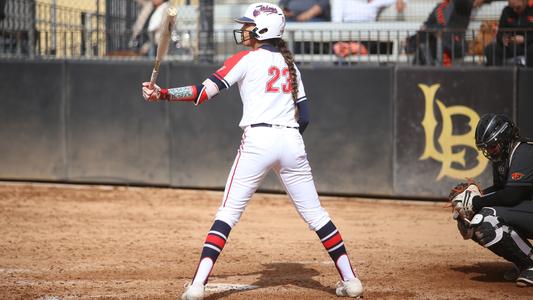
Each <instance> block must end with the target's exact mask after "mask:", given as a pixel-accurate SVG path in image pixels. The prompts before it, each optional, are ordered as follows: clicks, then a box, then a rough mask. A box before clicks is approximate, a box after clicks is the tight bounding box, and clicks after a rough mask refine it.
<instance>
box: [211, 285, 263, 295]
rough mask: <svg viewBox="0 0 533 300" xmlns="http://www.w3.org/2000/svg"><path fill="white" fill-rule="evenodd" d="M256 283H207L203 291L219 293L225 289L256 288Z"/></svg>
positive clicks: (241, 289) (245, 289)
mask: <svg viewBox="0 0 533 300" xmlns="http://www.w3.org/2000/svg"><path fill="white" fill-rule="evenodd" d="M258 287H259V286H257V285H250V284H233V283H209V284H207V285H206V286H205V291H206V292H210V293H220V292H226V291H247V290H253V289H256V288H258Z"/></svg>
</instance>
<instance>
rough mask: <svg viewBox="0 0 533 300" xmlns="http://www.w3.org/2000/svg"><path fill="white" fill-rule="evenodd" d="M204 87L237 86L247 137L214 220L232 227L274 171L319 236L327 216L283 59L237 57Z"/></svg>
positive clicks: (266, 53) (270, 52)
mask: <svg viewBox="0 0 533 300" xmlns="http://www.w3.org/2000/svg"><path fill="white" fill-rule="evenodd" d="M295 67H296V66H295ZM297 74H298V87H299V92H298V100H297V101H298V102H299V101H306V100H307V99H306V96H305V91H304V86H303V83H302V81H301V79H300V72H299V71H298V70H297ZM206 82H207V83H206ZM206 82H204V85H206V86H209V85H210V84H211V85H214V84H216V86H217V88H218V89H219V90H221V89H224V88H228V87H230V86H231V85H233V84H234V83H238V85H239V92H240V95H241V99H242V102H243V116H242V119H241V121H240V124H239V126H240V127H241V128H242V129H243V130H244V133H243V136H242V140H241V145H240V147H239V149H238V151H237V156H236V158H235V161H234V163H233V166H232V168H231V170H230V173H229V176H228V180H227V182H226V188H225V191H224V197H223V199H222V204H221V206H220V207H219V209H218V212H217V215H216V217H215V219H217V220H221V221H223V222H226V223H227V224H229V225H230V226H231V227H233V226H234V225H235V224H236V223H237V222H238V221H239V219H240V217H241V214H242V213H243V212H244V209H245V207H246V205H247V203H248V201H249V200H250V199H251V197H252V195H253V194H254V192H255V191H256V190H257V188H258V187H259V185H260V184H261V182H262V180H263V179H264V178H265V176H266V175H267V173H268V171H270V170H271V169H273V170H274V171H275V172H276V174H277V175H278V176H279V178H280V179H281V182H282V183H283V185H284V187H285V190H286V191H287V194H288V195H289V197H290V199H291V200H292V201H293V203H294V206H295V207H296V209H297V210H298V212H299V214H300V215H301V216H302V218H303V219H304V220H305V221H306V222H307V224H308V225H309V228H310V229H312V230H318V229H319V228H321V227H322V226H324V225H325V224H326V223H327V222H329V221H330V218H329V215H328V214H327V212H326V211H325V209H324V208H322V206H321V205H320V201H319V198H318V194H317V192H316V188H315V184H314V181H313V176H312V173H311V167H310V166H309V162H308V161H307V154H306V152H305V145H304V142H303V139H302V136H301V135H300V133H299V131H298V123H297V121H296V119H295V104H294V101H293V98H292V94H291V82H290V75H289V71H288V68H287V64H286V63H285V60H284V59H283V56H282V55H281V53H279V51H278V50H277V49H276V48H275V47H272V46H269V45H268V46H262V47H261V48H258V49H256V50H251V51H243V52H239V53H237V54H236V55H234V56H232V57H230V58H229V59H228V60H226V62H225V63H224V65H223V66H222V67H221V68H220V69H219V70H217V71H216V72H215V73H214V74H213V75H212V76H210V77H209V79H207V80H206Z"/></svg>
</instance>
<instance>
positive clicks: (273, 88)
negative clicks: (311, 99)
mask: <svg viewBox="0 0 533 300" xmlns="http://www.w3.org/2000/svg"><path fill="white" fill-rule="evenodd" d="M268 75H270V76H272V77H270V79H269V80H268V82H267V86H266V91H267V93H278V92H279V87H278V86H277V84H276V83H277V81H278V80H279V77H280V75H281V76H283V77H285V82H284V83H283V82H282V83H281V90H282V91H283V93H285V94H288V93H290V92H291V91H292V85H291V77H290V73H289V69H288V68H283V70H282V71H280V70H279V68H278V67H276V66H272V67H270V68H269V69H268Z"/></svg>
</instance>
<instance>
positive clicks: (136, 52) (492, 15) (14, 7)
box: [0, 0, 525, 65]
mask: <svg viewBox="0 0 533 300" xmlns="http://www.w3.org/2000/svg"><path fill="white" fill-rule="evenodd" d="M460 1H463V0H444V1H439V0H348V1H342V0H331V1H316V2H317V3H319V4H320V5H321V8H322V9H321V15H319V16H318V17H314V18H311V19H309V18H307V19H305V18H297V17H293V18H288V20H289V23H288V25H287V30H286V32H285V35H284V38H285V39H286V40H287V41H288V42H289V45H290V46H291V48H292V50H293V52H294V53H295V54H296V56H297V58H296V60H297V62H298V63H300V64H328V65H329V64H332V63H333V64H336V65H346V64H348V65H350V64H357V63H372V64H376V63H377V64H385V63H386V64H391V63H392V64H398V63H403V64H423V65H452V64H483V63H485V62H486V59H485V57H484V53H483V48H484V47H485V46H487V45H488V44H489V43H490V42H492V41H493V39H494V37H495V34H496V29H497V26H498V20H499V18H500V14H501V12H502V9H503V7H505V6H506V5H507V1H489V0H485V1H483V0H475V1H469V3H468V5H470V6H471V7H470V8H467V11H466V12H464V14H462V15H461V14H460V13H456V12H457V11H459V9H458V8H457V7H459V4H455V7H456V8H455V9H452V10H450V7H451V5H452V4H454V3H455V2H457V3H459V2H460ZM524 1H525V0H524ZM253 2H257V1H246V0H217V1H201V0H170V1H163V0H72V1H67V0H1V1H0V10H2V11H3V14H2V16H1V18H2V20H1V21H0V56H2V57H13V56H17V57H28V58H35V57H41V58H94V57H106V58H109V57H113V58H128V59H131V58H134V57H137V58H142V57H149V56H153V54H154V52H155V51H154V48H155V44H156V43H157V39H156V37H155V35H156V34H157V33H155V34H154V32H155V30H154V28H153V27H154V25H153V24H154V23H152V25H151V24H150V23H151V19H152V17H154V15H155V14H154V11H156V9H157V7H158V6H159V5H174V6H176V7H177V8H178V17H177V19H176V26H175V28H174V32H173V34H172V45H171V48H170V50H169V55H170V56H169V59H170V60H181V61H197V62H198V61H202V62H204V61H205V62H221V61H223V60H224V59H225V58H227V57H228V56H229V55H231V54H232V53H234V52H235V51H236V50H237V49H238V48H237V46H236V45H235V42H234V40H233V32H232V30H233V29H235V28H237V25H236V24H235V23H232V19H233V18H234V17H236V16H239V15H241V14H243V13H244V10H245V9H246V7H247V6H248V5H249V4H250V3H253ZM265 2H271V3H276V4H280V5H282V6H284V8H285V9H286V11H289V10H290V9H293V8H296V9H300V7H299V6H298V5H299V4H298V3H297V2H299V1H287V0H285V1H265ZM304 2H306V1H304ZM307 2H309V1H307ZM311 2H312V1H311ZM463 2H464V1H463ZM324 3H325V4H324ZM295 5H296V6H295ZM439 6H440V7H439ZM432 14H434V15H435V16H438V15H439V14H440V15H442V18H443V20H431V18H432ZM295 15H296V14H295ZM302 15H303V14H302ZM457 16H459V17H457ZM291 21H292V22H291ZM428 21H429V23H428ZM432 21H433V23H435V24H434V25H436V26H433V25H432V24H431V22H432ZM425 23H426V24H425ZM428 24H429V25H428ZM421 30H422V31H425V32H424V33H425V34H421ZM426 44H427V45H429V46H426V47H424V46H425V45H426ZM419 52H422V53H424V52H425V53H424V54H425V55H419V54H417V53H419ZM420 56H422V57H420Z"/></svg>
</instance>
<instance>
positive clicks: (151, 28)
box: [148, 0, 170, 56]
mask: <svg viewBox="0 0 533 300" xmlns="http://www.w3.org/2000/svg"><path fill="white" fill-rule="evenodd" d="M152 4H153V5H154V11H153V13H152V15H151V16H150V21H148V36H149V37H150V45H151V47H150V51H149V53H148V55H149V56H155V53H156V51H157V43H158V42H159V38H160V36H161V30H162V28H161V27H162V26H161V25H163V22H164V21H165V16H166V11H167V9H168V7H169V5H170V3H169V2H168V0H152Z"/></svg>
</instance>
